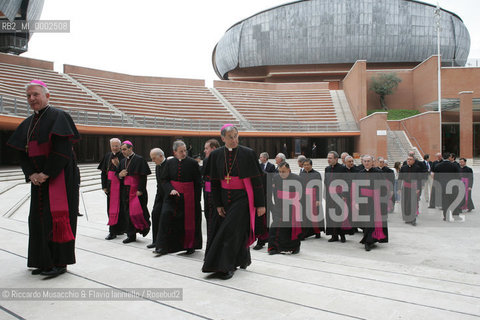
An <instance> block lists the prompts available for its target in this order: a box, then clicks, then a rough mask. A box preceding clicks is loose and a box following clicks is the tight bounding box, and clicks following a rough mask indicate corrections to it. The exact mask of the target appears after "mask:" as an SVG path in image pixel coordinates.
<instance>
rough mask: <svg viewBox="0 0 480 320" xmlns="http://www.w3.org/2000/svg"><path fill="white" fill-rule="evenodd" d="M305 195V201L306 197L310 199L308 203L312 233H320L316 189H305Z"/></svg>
mask: <svg viewBox="0 0 480 320" xmlns="http://www.w3.org/2000/svg"><path fill="white" fill-rule="evenodd" d="M305 193H306V194H307V201H308V197H310V202H311V204H312V227H313V232H315V233H320V224H319V222H320V221H319V219H318V218H319V214H318V207H317V189H316V188H305Z"/></svg>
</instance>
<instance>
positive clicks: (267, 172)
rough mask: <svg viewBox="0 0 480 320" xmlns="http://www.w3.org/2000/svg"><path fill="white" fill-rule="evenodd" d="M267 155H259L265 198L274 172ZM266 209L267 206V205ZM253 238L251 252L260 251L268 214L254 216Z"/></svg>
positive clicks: (264, 239)
mask: <svg viewBox="0 0 480 320" xmlns="http://www.w3.org/2000/svg"><path fill="white" fill-rule="evenodd" d="M268 158H269V155H268V153H267V152H262V153H260V157H259V160H260V168H261V169H262V171H263V173H264V175H263V190H264V191H265V196H266V193H267V190H269V187H268V185H270V186H271V184H272V178H273V176H274V174H275V172H276V169H275V165H273V163H270V162H269V161H268ZM265 201H267V202H268V201H271V199H266V200H265ZM267 207H268V205H267ZM255 237H256V238H257V244H256V245H255V246H254V247H253V250H260V249H262V248H263V247H264V246H265V244H266V243H267V242H268V237H269V233H268V214H264V215H261V216H258V215H256V216H255Z"/></svg>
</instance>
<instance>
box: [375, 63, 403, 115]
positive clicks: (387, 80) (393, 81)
mask: <svg viewBox="0 0 480 320" xmlns="http://www.w3.org/2000/svg"><path fill="white" fill-rule="evenodd" d="M400 82H402V79H400V78H399V77H398V76H397V74H396V73H394V72H392V73H381V74H379V75H378V76H374V77H372V82H371V84H370V90H372V91H374V92H375V93H376V94H378V95H379V96H380V105H381V107H382V109H383V110H388V108H387V104H386V103H385V96H387V95H389V94H392V93H393V91H394V90H395V89H396V88H397V87H398V84H399V83H400Z"/></svg>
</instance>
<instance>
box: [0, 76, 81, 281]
mask: <svg viewBox="0 0 480 320" xmlns="http://www.w3.org/2000/svg"><path fill="white" fill-rule="evenodd" d="M26 91H27V100H28V104H29V105H30V108H31V109H32V110H33V111H34V114H32V115H31V116H30V117H28V118H27V119H25V120H24V121H23V122H22V123H21V124H20V125H19V126H18V127H17V129H16V130H15V131H14V133H13V134H12V136H11V137H10V139H9V140H8V142H7V145H9V146H10V147H12V148H14V149H16V150H18V151H19V153H18V154H19V157H20V165H21V167H22V170H23V173H24V174H25V179H26V181H27V182H29V181H30V182H31V197H30V200H31V201H30V213H29V216H28V229H29V240H28V259H27V265H28V267H30V268H36V269H35V270H33V271H32V274H42V275H45V276H49V277H54V276H57V275H59V274H62V273H64V272H65V271H66V265H68V264H74V263H75V234H76V228H77V214H78V199H79V179H80V178H79V170H78V167H77V164H76V161H75V156H74V152H73V148H72V145H73V143H75V142H76V141H78V140H79V139H80V135H79V133H78V131H77V128H76V126H75V124H74V122H73V120H72V118H71V117H70V115H69V114H68V113H66V112H64V111H62V110H60V109H56V108H54V107H52V106H50V105H49V104H48V100H49V98H50V93H49V91H48V88H47V86H46V84H45V83H44V82H42V81H40V80H32V82H30V83H29V84H28V85H27V89H26Z"/></svg>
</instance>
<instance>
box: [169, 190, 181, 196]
mask: <svg viewBox="0 0 480 320" xmlns="http://www.w3.org/2000/svg"><path fill="white" fill-rule="evenodd" d="M170 195H171V196H177V197H179V196H180V193H178V191H177V190H175V189H173V190H172V191H170Z"/></svg>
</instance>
